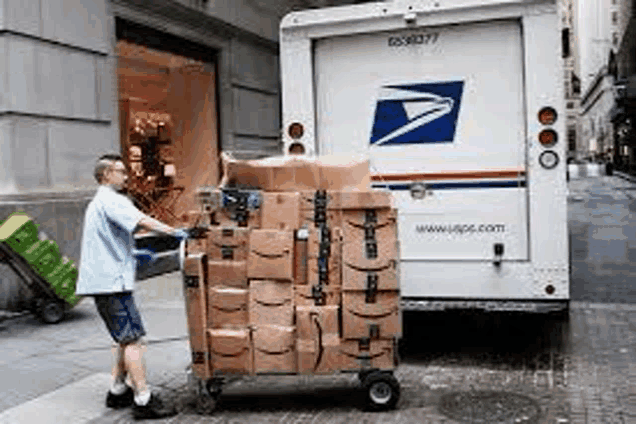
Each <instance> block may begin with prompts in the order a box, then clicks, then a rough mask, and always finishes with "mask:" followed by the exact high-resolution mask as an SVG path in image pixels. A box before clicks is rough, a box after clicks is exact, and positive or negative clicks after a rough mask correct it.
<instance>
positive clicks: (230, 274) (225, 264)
mask: <svg viewBox="0 0 636 424" xmlns="http://www.w3.org/2000/svg"><path fill="white" fill-rule="evenodd" d="M247 281H248V280H247V261H224V260H220V261H208V285H209V286H224V287H234V288H237V289H247V288H248V285H247Z"/></svg>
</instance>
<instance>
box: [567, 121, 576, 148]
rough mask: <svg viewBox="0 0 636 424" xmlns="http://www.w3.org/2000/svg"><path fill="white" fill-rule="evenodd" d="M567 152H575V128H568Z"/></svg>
mask: <svg viewBox="0 0 636 424" xmlns="http://www.w3.org/2000/svg"><path fill="white" fill-rule="evenodd" d="M568 150H569V151H570V152H575V151H576V127H574V126H572V127H568Z"/></svg>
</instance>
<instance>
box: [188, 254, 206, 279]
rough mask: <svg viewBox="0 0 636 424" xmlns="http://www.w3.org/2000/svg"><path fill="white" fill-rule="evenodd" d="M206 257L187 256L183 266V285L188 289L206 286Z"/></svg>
mask: <svg viewBox="0 0 636 424" xmlns="http://www.w3.org/2000/svg"><path fill="white" fill-rule="evenodd" d="M206 262H207V255H206V254H205V253H194V254H190V255H187V256H186V257H185V261H184V264H183V274H184V284H185V285H186V286H188V287H198V286H199V285H200V286H202V287H203V286H205V285H206V284H207V269H206V266H205V265H206Z"/></svg>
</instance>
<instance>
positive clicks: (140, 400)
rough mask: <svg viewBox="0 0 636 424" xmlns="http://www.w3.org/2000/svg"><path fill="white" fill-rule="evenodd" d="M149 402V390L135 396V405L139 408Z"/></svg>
mask: <svg viewBox="0 0 636 424" xmlns="http://www.w3.org/2000/svg"><path fill="white" fill-rule="evenodd" d="M149 401H150V390H148V389H146V391H145V392H141V393H139V394H135V403H136V404H137V405H139V406H145V405H147V404H148V402H149Z"/></svg>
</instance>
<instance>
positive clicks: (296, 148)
mask: <svg viewBox="0 0 636 424" xmlns="http://www.w3.org/2000/svg"><path fill="white" fill-rule="evenodd" d="M289 154H290V155H304V154H305V146H303V145H302V144H300V143H292V144H291V145H290V146H289Z"/></svg>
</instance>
